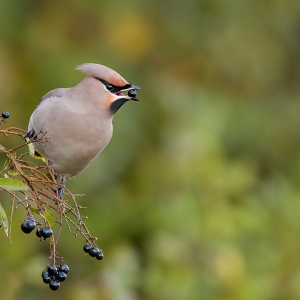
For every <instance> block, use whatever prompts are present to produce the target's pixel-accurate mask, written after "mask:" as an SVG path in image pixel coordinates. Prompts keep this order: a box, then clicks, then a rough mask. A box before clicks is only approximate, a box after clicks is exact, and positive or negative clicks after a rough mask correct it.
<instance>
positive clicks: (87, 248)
mask: <svg viewBox="0 0 300 300" xmlns="http://www.w3.org/2000/svg"><path fill="white" fill-rule="evenodd" d="M83 251H84V252H86V253H88V254H89V255H90V256H91V257H96V258H97V259H98V260H101V259H102V258H103V256H104V253H103V251H102V250H100V249H99V248H97V247H92V246H91V245H84V246H83Z"/></svg>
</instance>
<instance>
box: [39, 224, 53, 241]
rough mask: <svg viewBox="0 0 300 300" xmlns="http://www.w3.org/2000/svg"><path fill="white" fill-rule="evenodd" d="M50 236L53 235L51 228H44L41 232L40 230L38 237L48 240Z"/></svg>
mask: <svg viewBox="0 0 300 300" xmlns="http://www.w3.org/2000/svg"><path fill="white" fill-rule="evenodd" d="M52 234H53V231H52V229H51V228H48V227H44V228H41V230H40V235H41V236H42V237H43V238H44V239H47V238H49V237H50V236H51V235H52Z"/></svg>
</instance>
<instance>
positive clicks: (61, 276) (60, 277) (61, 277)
mask: <svg viewBox="0 0 300 300" xmlns="http://www.w3.org/2000/svg"><path fill="white" fill-rule="evenodd" d="M66 278H67V274H66V273H65V272H58V273H57V275H56V279H57V280H58V281H65V280H66Z"/></svg>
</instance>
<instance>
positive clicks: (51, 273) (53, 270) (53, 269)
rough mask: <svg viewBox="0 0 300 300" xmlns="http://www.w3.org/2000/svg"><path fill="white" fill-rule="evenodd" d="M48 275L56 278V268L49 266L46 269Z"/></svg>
mask: <svg viewBox="0 0 300 300" xmlns="http://www.w3.org/2000/svg"><path fill="white" fill-rule="evenodd" d="M48 274H49V275H50V276H56V275H57V268H56V266H54V265H50V266H49V267H48Z"/></svg>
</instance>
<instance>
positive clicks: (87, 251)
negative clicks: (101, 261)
mask: <svg viewBox="0 0 300 300" xmlns="http://www.w3.org/2000/svg"><path fill="white" fill-rule="evenodd" d="M91 249H92V246H91V245H84V246H83V251H84V252H86V253H89V251H90V250H91Z"/></svg>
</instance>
